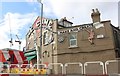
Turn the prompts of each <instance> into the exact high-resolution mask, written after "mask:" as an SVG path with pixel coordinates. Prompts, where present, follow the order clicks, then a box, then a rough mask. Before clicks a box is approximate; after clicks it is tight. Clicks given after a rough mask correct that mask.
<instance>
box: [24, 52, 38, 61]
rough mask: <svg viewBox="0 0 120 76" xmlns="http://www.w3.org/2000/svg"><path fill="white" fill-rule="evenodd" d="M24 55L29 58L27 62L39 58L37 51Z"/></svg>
mask: <svg viewBox="0 0 120 76" xmlns="http://www.w3.org/2000/svg"><path fill="white" fill-rule="evenodd" d="M24 55H25V56H26V57H27V60H28V61H30V60H32V59H33V58H35V57H37V55H36V50H29V51H26V52H25V53H24Z"/></svg>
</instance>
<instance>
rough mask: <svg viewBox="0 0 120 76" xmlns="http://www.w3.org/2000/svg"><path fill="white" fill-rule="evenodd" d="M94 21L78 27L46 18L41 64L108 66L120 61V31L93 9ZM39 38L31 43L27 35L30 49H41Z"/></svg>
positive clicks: (65, 21) (43, 30) (27, 45)
mask: <svg viewBox="0 0 120 76" xmlns="http://www.w3.org/2000/svg"><path fill="white" fill-rule="evenodd" d="M91 18H92V21H93V22H92V23H88V24H82V25H76V26H73V25H72V24H73V23H72V22H70V21H68V20H67V19H66V18H62V19H60V20H58V19H56V20H51V19H45V20H44V19H43V22H42V23H43V25H42V26H43V28H42V50H41V63H44V64H49V63H62V64H65V63H74V62H76V63H77V62H81V63H83V64H84V63H85V62H91V61H102V62H104V63H105V62H106V61H107V60H115V59H119V58H120V46H119V45H120V30H119V29H118V28H117V27H114V26H113V25H112V24H111V21H110V20H107V21H101V19H100V12H99V11H98V9H93V10H92V13H91ZM44 23H45V24H44ZM35 24H36V23H35ZM36 31H37V30H36ZM39 32H40V31H39ZM28 33H30V31H29V32H28ZM38 34H39V33H38ZM36 36H38V37H37V38H33V39H32V40H30V36H29V34H27V35H26V43H28V44H26V47H27V49H28V50H30V49H32V48H34V49H35V46H38V47H39V45H40V44H39V42H40V41H39V40H40V39H39V38H40V37H39V36H40V35H37V34H36ZM34 39H36V40H34ZM35 41H36V42H35ZM34 45H35V46H34ZM52 68H54V70H52V72H57V71H58V70H56V69H59V68H58V67H55V66H53V67H52ZM71 71H73V70H71Z"/></svg>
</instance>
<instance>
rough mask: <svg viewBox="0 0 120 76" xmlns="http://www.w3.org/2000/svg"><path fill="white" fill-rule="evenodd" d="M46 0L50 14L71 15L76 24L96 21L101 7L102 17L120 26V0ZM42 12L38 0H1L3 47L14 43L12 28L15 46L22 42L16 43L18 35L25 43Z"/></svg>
mask: <svg viewBox="0 0 120 76" xmlns="http://www.w3.org/2000/svg"><path fill="white" fill-rule="evenodd" d="M42 3H43V6H44V8H43V12H44V15H43V16H44V17H46V18H51V19H60V18H63V17H67V19H68V20H70V21H72V22H73V25H79V24H86V23H92V19H91V12H92V9H96V8H98V9H99V11H100V13H101V20H102V21H105V20H111V23H112V24H113V25H114V26H116V27H118V0H114V1H113V0H98V1H97V2H96V1H94V0H89V1H87V0H42ZM40 12H41V11H40V3H38V2H37V0H19V1H18V0H1V1H0V43H1V44H0V49H3V48H9V47H10V43H9V40H10V38H11V37H10V28H11V34H12V38H13V43H14V45H13V46H12V47H11V48H14V49H19V48H18V47H19V45H18V43H15V40H17V37H16V35H18V37H19V38H20V40H21V41H22V47H23V46H25V36H26V34H27V32H28V30H29V27H30V26H32V24H33V22H34V21H35V19H36V18H37V16H38V15H40ZM73 17H74V18H73ZM22 47H21V50H22Z"/></svg>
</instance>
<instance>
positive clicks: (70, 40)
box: [69, 33, 77, 47]
mask: <svg viewBox="0 0 120 76" xmlns="http://www.w3.org/2000/svg"><path fill="white" fill-rule="evenodd" d="M72 35H73V36H74V39H70V36H72ZM72 41H75V45H71V44H72ZM69 46H70V47H77V34H76V33H74V34H73V33H72V34H70V35H69Z"/></svg>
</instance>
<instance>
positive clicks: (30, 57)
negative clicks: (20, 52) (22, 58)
mask: <svg viewBox="0 0 120 76" xmlns="http://www.w3.org/2000/svg"><path fill="white" fill-rule="evenodd" d="M35 57H37V56H29V57H27V60H28V61H30V60H32V59H33V58H35Z"/></svg>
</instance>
